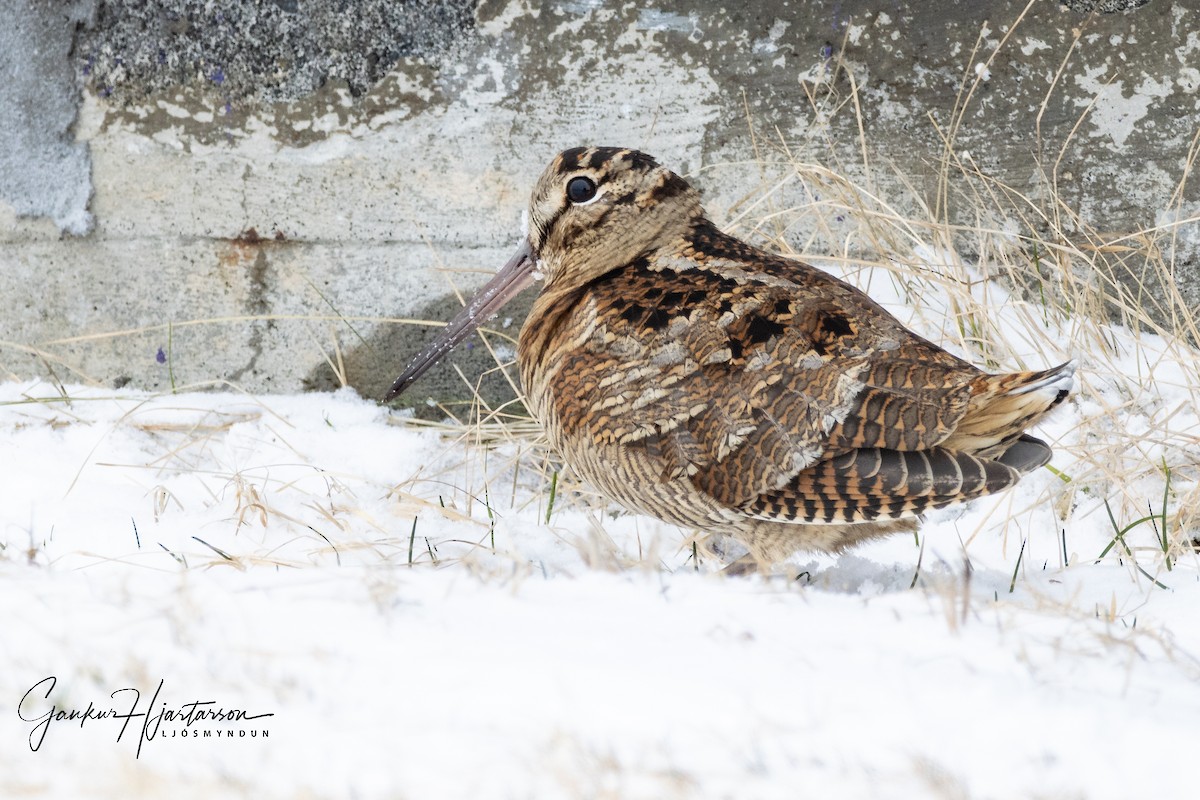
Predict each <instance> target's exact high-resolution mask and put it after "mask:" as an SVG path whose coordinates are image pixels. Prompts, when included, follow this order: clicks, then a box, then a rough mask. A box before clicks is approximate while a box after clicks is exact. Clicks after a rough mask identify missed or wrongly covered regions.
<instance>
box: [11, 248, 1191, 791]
mask: <svg viewBox="0 0 1200 800" xmlns="http://www.w3.org/2000/svg"><path fill="white" fill-rule="evenodd" d="M921 258H922V260H923V261H924V262H925V263H927V264H930V265H934V266H937V267H938V268H939V269H941V268H946V269H949V267H950V266H953V265H951V264H950V263H949V262H951V261H953V260H954V256H953V254H950V253H942V252H938V251H935V250H928V251H927V252H924V253H922V254H921ZM943 262H944V263H943ZM959 266H961V265H959ZM853 277H854V278H855V280H856V281H857V282H859V283H860V284H861V285H867V284H870V285H871V286H872V292H873V294H875V295H876V296H877V297H880V298H881V300H882V301H884V302H886V303H888V304H889V305H892V306H893V307H898V306H899V304H901V303H902V302H903V301H904V299H905V297H906V294H907V293H909V292H910V290H911V287H909V286H906V285H905V284H903V283H900V282H895V281H892V280H891V277H892V276H890V274H887V271H886V270H876V271H875V272H873V273H856V274H855V275H854V276H853ZM968 283H970V285H971V286H972V287H973V288H972V291H977V292H980V293H983V294H986V298H985V299H986V301H987V302H988V303H989V304H990V307H992V308H994V309H998V310H997V311H996V313H994V314H992V315H991V316H990V317H989V318H988V319H987V320H985V321H983V323H981V324H982V325H983V326H984V327H985V328H986V331H985V332H987V333H989V335H990V336H991V338H993V339H999V340H1007V341H1010V342H1011V343H1013V344H1012V348H1013V350H1012V353H1011V355H1010V356H1009V357H1010V358H1013V359H1018V360H1021V359H1024V360H1028V361H1030V362H1032V363H1033V364H1034V365H1039V366H1040V365H1044V364H1047V363H1050V362H1052V361H1053V359H1054V358H1057V357H1059V356H1061V355H1062V352H1060V351H1070V350H1072V349H1073V348H1075V347H1077V343H1078V342H1080V341H1083V340H1084V339H1086V337H1084V336H1082V335H1079V334H1078V333H1075V334H1069V328H1070V326H1071V324H1074V323H1070V322H1068V323H1067V324H1066V328H1064V331H1067V332H1064V333H1063V335H1062V336H1057V335H1054V334H1051V335H1046V336H1041V337H1040V338H1039V337H1038V336H1035V335H1033V332H1035V331H1036V330H1037V328H1038V325H1040V324H1042V321H1041V320H1040V318H1038V317H1037V316H1036V313H1035V312H1036V309H1031V308H1030V307H1027V306H1025V305H1023V304H1022V303H1021V302H1020V301H1018V300H1017V299H1016V298H1013V297H1009V296H1006V295H1003V294H999V295H998V294H996V293H997V292H1000V291H1001V290H999V289H998V288H997V287H996V286H994V285H990V286H988V285H986V284H987V281H983V280H978V281H976V280H972V281H969V282H968ZM981 296H982V295H981ZM923 299H924V301H925V312H924V313H925V315H924V316H922V315H920V314H918V315H917V316H915V317H911V316H910V318H909V319H910V320H911V322H912V324H914V325H916V326H918V328H919V329H920V330H922V332H924V333H926V334H927V335H929V336H932V337H934V338H936V339H938V340H939V341H943V342H945V343H946V344H948V345H949V346H951V347H953V348H955V349H956V350H957V351H959V352H963V353H965V354H967V355H969V356H971V357H972V358H975V359H976V360H979V357H980V354H979V353H978V352H974V351H972V349H971V347H972V346H971V345H970V343H969V342H966V341H961V342H958V343H957V344H956V342H955V337H954V329H953V327H952V326H947V330H939V328H938V326H939V325H942V326H946V322H945V320H946V319H947V316H948V315H949V314H950V311H951V309H950V306H949V305H948V304H947V303H945V302H943V301H944V298H940V299H939V298H938V297H936V296H934V295H932V294H928V295H927V296H926V297H924V298H923ZM1031 315H1032V316H1031ZM1031 319H1032V322H1031V321H1030V320H1031ZM1105 336H1106V337H1107V339H1106V341H1108V342H1109V343H1110V345H1111V348H1110V352H1109V353H1108V354H1107V355H1102V354H1100V353H1099V352H1098V351H1097V352H1074V355H1075V356H1076V357H1077V359H1078V361H1079V364H1080V372H1079V379H1080V389H1079V392H1078V394H1077V396H1076V397H1074V398H1073V399H1072V400H1071V401H1069V402H1068V403H1067V404H1066V407H1065V408H1063V409H1062V411H1061V413H1059V414H1057V415H1056V416H1054V417H1053V418H1052V419H1051V420H1049V421H1048V422H1047V423H1046V424H1045V425H1043V426H1042V427H1041V428H1040V432H1041V434H1042V435H1044V436H1045V437H1047V438H1048V439H1050V440H1051V441H1052V442H1054V443H1055V447H1056V455H1055V459H1054V461H1053V462H1052V465H1053V466H1054V468H1055V470H1057V472H1058V473H1059V474H1060V475H1063V476H1066V477H1069V478H1071V481H1070V482H1069V483H1068V482H1065V481H1064V480H1063V479H1062V478H1060V477H1059V476H1058V475H1056V474H1055V472H1052V471H1050V470H1042V471H1039V472H1038V473H1036V474H1034V475H1031V476H1029V477H1028V478H1027V479H1025V480H1024V481H1023V482H1022V484H1021V485H1020V486H1018V487H1017V488H1016V489H1015V490H1014V491H1012V492H1009V493H1008V494H1005V495H1001V496H998V497H994V498H987V499H984V500H981V501H977V502H975V503H973V504H971V505H969V506H967V507H965V508H959V509H947V510H944V511H941V512H938V513H936V514H932V515H930V516H929V518H928V519H927V520H926V522H925V524H924V525H923V527H922V529H921V533H920V543H919V544H918V542H916V541H914V539H913V538H912V537H906V536H900V537H895V538H892V539H889V540H887V541H883V542H879V543H875V544H872V545H869V546H866V547H861V548H858V549H855V550H853V551H851V552H848V553H846V554H842V555H836V556H835V555H812V554H799V555H797V556H795V557H794V558H793V559H792V560H791V561H789V562H788V564H786V565H785V566H784V568H783V569H782V570H781V571H780V573H779V574H778V575H776V576H774V577H771V578H761V577H755V578H748V579H734V578H726V577H724V576H723V575H722V574H720V572H719V569H720V566H721V565H720V564H719V563H717V561H716V560H715V559H712V558H709V557H705V556H703V551H700V552H701V559H700V563H699V564H697V563H696V562H695V561H694V560H693V550H692V547H691V545H690V544H689V540H688V538H687V533H686V532H683V531H680V530H678V529H676V528H674V527H672V526H669V525H665V524H662V523H658V522H656V521H654V520H650V519H647V518H639V517H635V516H631V515H627V514H621V513H616V512H615V511H614V510H612V509H609V508H607V507H605V506H604V505H603V504H602V503H600V502H599V501H598V500H596V499H595V498H594V497H591V496H590V495H589V493H588V492H587V490H586V487H580V486H577V485H575V484H574V483H573V482H572V481H571V480H570V478H569V476H567V475H564V476H563V477H562V478H561V479H560V480H559V482H558V484H557V490H556V496H555V500H554V503H553V506H552V507H551V506H550V493H549V490H548V484H549V480H548V475H549V471H550V470H553V469H554V463H553V462H552V461H547V459H546V456H545V452H544V449H543V448H542V447H541V446H539V445H538V444H537V443H536V442H534V441H533V440H532V439H530V438H529V437H524V436H514V437H510V438H507V439H505V438H504V437H503V436H502V435H501V434H498V433H497V431H496V429H495V428H480V429H472V428H466V429H463V428H445V427H443V428H438V427H429V426H421V425H419V424H417V423H415V422H414V421H413V420H411V419H408V418H406V417H405V415H404V414H402V413H399V412H392V411H389V410H387V409H385V408H381V407H380V406H378V405H377V404H376V403H374V402H371V401H368V400H364V399H361V398H359V397H357V396H356V395H355V394H353V393H352V392H350V391H348V390H347V391H343V392H339V393H336V394H306V395H286V396H249V395H245V394H240V393H236V392H233V391H224V392H206V393H200V392H186V391H185V392H180V393H178V394H165V395H151V394H146V393H141V392H136V391H126V390H121V391H114V390H105V389H99V388H89V387H83V386H59V385H57V384H50V383H43V382H34V381H26V382H9V383H0V464H2V465H3V470H4V472H3V484H2V485H3V486H4V490H3V492H4V494H3V496H4V499H5V502H4V503H3V505H2V506H0V508H2V511H0V522H2V524H0V548H2V549H0V602H2V603H3V604H4V606H5V607H6V608H7V609H8V613H7V614H6V621H5V624H4V625H3V626H2V627H0V650H2V652H3V653H4V655H5V661H4V664H5V669H4V670H3V671H0V737H3V738H2V741H3V742H4V744H5V746H4V747H3V748H0V794H3V795H4V796H46V797H83V796H98V797H101V796H103V797H106V796H139V795H159V794H164V793H167V792H170V793H171V794H173V795H176V796H181V797H193V796H194V797H210V796H213V795H214V794H216V793H218V792H219V793H221V794H222V795H245V796H254V797H266V798H269V797H296V796H305V797H439V798H453V797H464V798H491V797H495V798H513V797H588V798H591V797H620V798H627V797H630V798H632V797H646V798H667V797H739V798H740V797H764V798H769V797H781V798H782V797H788V798H791V797H796V796H806V795H809V794H815V795H819V796H821V797H825V798H860V797H873V798H918V797H939V798H940V797H970V798H1008V797H1035V796H1036V797H1045V798H1077V797H1086V798H1128V797H1135V796H1153V797H1160V798H1176V797H1178V798H1183V797H1191V796H1193V795H1194V788H1193V787H1192V784H1194V782H1195V779H1194V777H1192V776H1190V775H1189V774H1188V770H1187V767H1188V765H1187V763H1186V759H1181V758H1179V757H1178V754H1180V753H1183V752H1187V751H1188V750H1190V749H1194V748H1195V747H1196V746H1197V745H1198V744H1200V727H1198V726H1197V724H1196V720H1197V719H1198V718H1200V625H1198V624H1196V621H1195V609H1196V608H1197V607H1198V604H1200V561H1198V559H1197V556H1196V554H1195V552H1193V551H1192V550H1190V549H1188V548H1187V547H1186V546H1184V547H1182V548H1179V547H1176V549H1175V550H1174V551H1173V552H1174V553H1175V557H1174V560H1173V561H1172V563H1171V569H1170V570H1168V569H1167V568H1166V562H1165V561H1164V559H1163V557H1162V552H1161V547H1160V546H1159V545H1158V543H1157V541H1156V538H1155V537H1156V530H1155V528H1154V526H1152V525H1150V524H1148V523H1147V524H1142V525H1135V526H1133V527H1131V528H1130V530H1129V532H1128V533H1127V534H1126V537H1125V538H1126V543H1127V544H1128V545H1129V547H1130V548H1131V550H1132V553H1133V555H1134V559H1131V558H1130V556H1129V555H1128V554H1127V553H1125V552H1123V551H1122V549H1121V548H1120V547H1119V546H1114V547H1111V548H1109V550H1108V552H1107V554H1105V555H1103V557H1101V554H1102V553H1103V552H1104V551H1105V549H1106V547H1107V546H1108V545H1110V543H1112V540H1113V526H1112V523H1111V522H1110V521H1109V518H1108V515H1107V512H1106V510H1105V507H1104V500H1105V499H1109V500H1110V502H1111V506H1112V508H1113V513H1114V515H1115V516H1116V517H1117V518H1118V519H1119V520H1120V522H1121V524H1129V522H1131V521H1133V520H1135V519H1136V517H1137V516H1139V515H1144V514H1145V513H1147V511H1146V508H1147V504H1149V505H1150V507H1151V508H1153V507H1155V506H1156V504H1158V505H1161V502H1162V493H1163V483H1162V481H1161V480H1158V481H1157V482H1156V481H1155V480H1154V479H1153V475H1152V473H1147V472H1145V471H1144V470H1143V471H1141V472H1138V471H1137V468H1138V465H1139V464H1142V465H1144V464H1147V463H1149V464H1154V463H1159V461H1162V463H1166V464H1167V465H1168V466H1171V467H1172V469H1173V470H1174V472H1173V479H1172V483H1171V502H1170V504H1169V506H1170V508H1169V512H1170V518H1171V519H1172V521H1174V522H1179V520H1185V522H1180V523H1179V524H1191V525H1194V517H1192V518H1187V517H1185V516H1182V515H1184V513H1185V512H1186V509H1187V506H1188V505H1189V503H1190V504H1191V507H1192V508H1194V507H1195V502H1196V497H1197V494H1196V485H1197V475H1196V469H1195V465H1196V463H1197V453H1200V439H1198V438H1197V435H1198V432H1200V420H1198V419H1197V411H1196V404H1195V402H1194V401H1193V399H1192V398H1194V395H1195V392H1196V388H1197V387H1196V379H1195V365H1196V363H1200V362H1198V361H1197V360H1196V358H1195V356H1196V354H1195V352H1194V351H1190V350H1186V349H1180V348H1179V347H1178V346H1175V345H1171V344H1170V343H1168V342H1165V341H1164V340H1161V339H1159V338H1157V337H1154V336H1152V335H1149V334H1140V335H1137V336H1135V335H1133V334H1131V333H1129V332H1128V331H1124V330H1122V329H1119V328H1105ZM1189 359H1190V360H1189ZM1005 366H1012V364H1006V365H1005ZM1130 397H1137V398H1138V402H1136V403H1133V402H1129V399H1128V398H1130ZM491 436H498V437H500V438H499V440H498V441H496V442H494V446H491V447H485V446H483V443H481V442H480V441H478V440H479V439H480V438H481V437H491ZM1131 436H1132V437H1134V438H1130V437H1131ZM1121 437H1124V438H1121ZM1129 442H1136V443H1137V446H1136V447H1133V446H1130V445H1129ZM1105 469H1108V470H1109V472H1110V474H1111V473H1112V472H1113V471H1116V472H1117V474H1121V475H1124V476H1127V477H1128V480H1126V481H1123V482H1121V483H1120V485H1115V484H1114V485H1108V484H1106V483H1105V482H1104V478H1105V472H1104V470H1105ZM548 510H549V512H550V513H549V523H547V522H546V519H547V512H548ZM414 518H415V520H416V521H415V523H414ZM1187 519H1190V520H1191V522H1186V520H1187ZM1156 524H1157V523H1156ZM1195 533H1196V532H1195V530H1194V529H1190V530H1185V531H1182V532H1180V531H1174V532H1173V533H1172V535H1173V536H1176V537H1179V536H1194V535H1195ZM1180 541H1182V540H1180ZM1177 543H1178V542H1177ZM1155 582H1157V583H1158V584H1161V587H1160V586H1159V585H1156V583H1155ZM1164 587H1165V588H1164ZM51 676H53V677H54V678H55V679H56V683H55V685H54V688H53V691H52V692H50V696H49V698H46V697H45V694H46V691H47V690H48V689H49V684H48V683H41V682H42V681H43V680H44V679H46V678H48V677H51ZM160 681H161V682H162V688H161V691H160V693H159V695H158V696H157V698H156V699H155V700H154V701H153V702H152V701H151V697H152V695H154V692H155V690H156V688H158V687H159V682H160ZM35 686H39V687H40V688H39V690H38V691H35V692H31V691H30V690H31V689H33V687H35ZM127 689H136V690H138V692H140V695H139V696H138V697H137V698H136V700H137V705H136V706H135V707H134V708H133V710H134V711H135V712H138V713H140V712H145V711H148V710H149V711H150V712H151V713H150V716H149V717H148V719H150V720H153V719H154V718H155V717H156V716H157V715H158V713H159V712H160V711H162V710H163V709H164V708H166V709H168V710H170V711H173V712H178V713H179V714H180V715H182V714H183V713H185V712H186V710H187V708H188V704H191V703H194V702H196V701H213V705H212V706H201V708H207V709H216V708H223V709H226V710H230V709H240V710H242V711H244V712H246V713H247V714H248V715H259V714H271V715H273V716H268V717H260V718H259V719H254V720H245V719H243V720H239V721H235V722H230V721H213V720H198V721H194V722H193V724H192V725H190V726H188V725H186V724H185V723H184V722H182V721H180V719H178V718H175V719H171V718H166V719H164V720H163V721H161V722H160V723H158V724H159V727H158V728H157V729H155V730H156V732H157V733H158V735H157V736H154V737H153V738H150V737H149V736H146V735H139V734H141V726H142V722H143V721H144V720H143V718H141V717H137V718H135V719H134V721H133V723H132V724H131V725H130V727H129V728H128V730H126V731H125V733H124V734H122V735H121V736H120V738H119V740H118V734H119V733H121V722H120V720H119V719H118V718H113V717H109V718H104V719H94V718H93V719H87V720H85V721H84V722H82V723H80V722H79V720H78V719H76V720H73V721H72V720H66V719H64V720H52V721H50V722H49V723H48V724H47V723H46V722H45V721H44V717H43V715H44V714H45V713H46V712H47V711H48V710H50V707H51V704H53V705H54V706H55V707H56V708H57V709H59V710H67V711H69V710H71V709H74V710H77V711H79V712H83V711H84V710H86V709H87V707H88V704H89V703H92V704H94V708H95V709H97V710H101V711H103V710H106V709H116V710H117V711H120V712H122V713H126V712H128V711H129V710H130V705H131V704H132V703H133V701H134V694H133V692H131V691H123V692H122V691H121V690H127ZM114 692H118V694H116V696H115V697H112V696H110V695H112V693H114ZM23 698H24V699H23ZM22 716H23V717H25V719H22ZM204 731H209V732H210V738H200V739H195V738H193V737H192V736H190V735H189V737H187V738H184V737H183V736H182V734H183V733H184V732H187V733H189V734H193V733H197V734H200V735H201V736H203V732H204ZM228 731H232V732H234V733H235V736H234V737H233V738H216V735H217V734H220V733H222V732H228ZM238 732H244V734H245V735H244V736H238V735H236V734H237V733H238ZM264 732H265V734H266V735H265V737H264V736H263V733H264ZM172 734H174V735H172ZM251 734H253V736H251ZM43 735H44V738H43ZM33 745H38V747H37V750H36V751H35V750H33V749H32V746H33ZM139 748H140V751H139Z"/></svg>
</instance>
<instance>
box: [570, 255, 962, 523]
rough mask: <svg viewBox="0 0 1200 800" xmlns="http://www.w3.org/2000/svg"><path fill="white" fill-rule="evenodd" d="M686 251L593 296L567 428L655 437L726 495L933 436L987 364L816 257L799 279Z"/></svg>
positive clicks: (581, 332)
mask: <svg viewBox="0 0 1200 800" xmlns="http://www.w3.org/2000/svg"><path fill="white" fill-rule="evenodd" d="M760 257H761V256H760ZM779 260H780V261H784V259H779ZM683 263H684V262H683V261H681V260H680V261H676V262H670V261H664V260H662V259H659V260H657V261H651V260H648V259H643V260H642V261H641V262H639V263H636V264H633V265H630V266H629V267H627V268H625V269H622V270H619V271H616V272H614V273H611V274H610V275H609V276H606V277H605V279H603V280H601V281H597V282H596V283H594V284H593V285H591V286H589V287H588V289H587V290H586V291H585V292H584V293H583V294H582V295H581V298H580V300H579V301H578V305H577V306H576V311H575V314H574V316H575V320H576V324H574V325H571V326H570V328H571V331H570V332H569V333H564V335H570V336H571V337H572V341H571V342H570V343H569V344H568V346H567V347H566V348H565V350H564V351H563V352H565V353H569V355H566V356H564V357H563V358H562V359H561V363H559V364H556V365H555V367H554V369H555V372H556V375H555V377H554V379H553V380H554V384H555V387H556V388H555V402H556V403H557V404H558V407H557V409H556V411H557V416H558V419H559V420H560V424H562V425H563V427H564V431H565V432H566V433H568V434H576V435H578V434H585V435H588V436H590V437H591V438H592V439H593V441H595V442H596V443H597V444H614V443H619V444H623V445H626V446H630V447H641V448H645V449H646V450H647V451H648V452H649V453H650V454H651V455H654V456H657V457H658V458H659V459H660V460H661V463H662V464H663V469H664V478H677V477H680V476H682V475H687V476H690V478H691V480H692V481H693V483H694V484H695V485H696V486H697V488H699V489H700V490H701V491H703V492H705V493H707V494H708V495H710V496H711V497H713V498H714V499H715V500H717V501H718V502H720V503H722V504H725V505H730V506H743V505H745V504H746V503H748V502H749V501H751V500H752V499H754V498H756V497H759V496H760V495H764V494H767V493H769V492H772V491H775V490H778V489H780V488H782V487H784V486H785V485H786V484H787V483H788V482H789V481H790V480H791V479H792V478H794V477H795V476H796V475H797V474H799V473H800V472H801V471H802V470H804V469H806V468H808V467H810V466H811V465H813V464H816V463H818V462H820V461H822V460H825V459H830V458H833V457H835V456H837V455H841V454H843V453H847V452H849V451H852V450H856V449H863V448H882V449H887V450H902V451H912V450H923V449H927V448H930V447H933V446H935V445H936V444H937V443H938V442H940V441H942V440H943V439H945V438H946V437H947V436H948V435H949V434H950V433H951V432H952V431H953V429H954V426H955V425H956V424H957V421H958V419H959V418H961V416H962V414H963V411H964V409H965V408H966V405H967V401H968V399H969V397H970V394H971V389H970V386H969V384H970V382H971V380H972V379H973V378H974V377H976V376H978V375H980V374H982V373H979V372H978V371H977V370H975V369H974V368H973V367H970V366H969V365H967V364H965V363H964V362H962V361H959V360H958V359H956V358H954V357H953V356H951V355H949V354H948V353H946V352H945V351H943V350H941V349H940V348H937V347H935V346H934V345H932V344H930V343H929V342H927V341H925V340H924V339H921V338H920V337H918V336H916V335H915V334H912V333H910V332H908V331H907V330H906V329H905V328H904V327H903V326H902V325H901V324H900V323H899V322H898V321H896V320H895V319H894V318H893V317H891V315H889V314H888V313H887V312H886V311H884V310H883V309H882V308H880V307H879V306H877V305H875V304H874V303H873V302H871V301H870V300H869V299H867V298H866V297H865V296H864V295H862V294H861V293H860V292H858V291H857V290H855V289H853V288H852V287H850V286H849V285H847V284H844V283H842V282H841V281H838V280H837V279H835V278H833V277H832V276H829V275H826V274H825V273H822V272H819V271H817V270H815V269H813V268H811V267H807V269H809V270H812V272H813V273H814V274H813V275H812V276H808V275H807V274H803V273H802V276H803V277H804V279H805V280H806V281H809V285H800V284H799V283H798V282H797V280H796V279H795V276H786V277H784V276H778V275H776V276H772V275H770V274H767V275H762V274H759V273H750V272H749V271H748V270H747V269H746V263H745V262H738V261H721V260H716V259H710V260H708V261H707V262H704V263H702V264H701V266H700V267H696V266H694V264H695V263H696V262H695V261H694V260H693V261H690V262H688V263H691V264H692V265H693V266H692V267H691V268H688V267H684V266H682V264H683ZM787 263H788V264H797V263H798V262H787ZM800 266H802V267H803V266H805V265H800Z"/></svg>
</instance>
